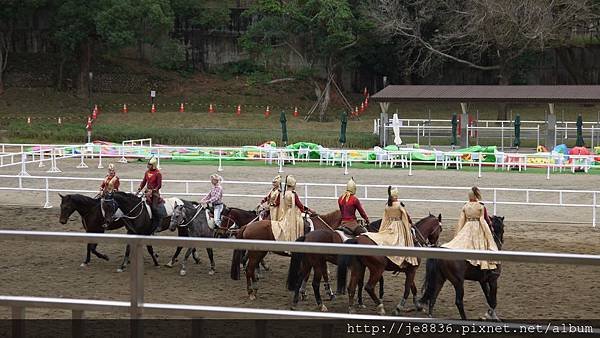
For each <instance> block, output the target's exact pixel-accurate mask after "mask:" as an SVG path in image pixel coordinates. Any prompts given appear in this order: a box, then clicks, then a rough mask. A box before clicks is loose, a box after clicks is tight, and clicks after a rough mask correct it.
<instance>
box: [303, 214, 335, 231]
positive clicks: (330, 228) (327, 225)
mask: <svg viewBox="0 0 600 338" xmlns="http://www.w3.org/2000/svg"><path fill="white" fill-rule="evenodd" d="M316 216H317V218H318V219H319V220H320V221H321V222H323V224H325V226H326V227H328V228H329V230H331V231H333V232H335V230H333V228H332V227H331V226H329V224H327V222H325V221H324V220H323V219H322V218H321V216H319V214H317V215H316ZM309 218H310V217H309Z"/></svg>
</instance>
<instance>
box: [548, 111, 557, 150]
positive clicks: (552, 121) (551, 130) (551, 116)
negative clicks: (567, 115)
mask: <svg viewBox="0 0 600 338" xmlns="http://www.w3.org/2000/svg"><path fill="white" fill-rule="evenodd" d="M548 108H549V113H548V115H547V117H546V119H547V121H546V148H548V150H549V151H552V149H554V147H555V146H556V139H555V138H554V135H555V131H556V114H555V113H554V103H548Z"/></svg>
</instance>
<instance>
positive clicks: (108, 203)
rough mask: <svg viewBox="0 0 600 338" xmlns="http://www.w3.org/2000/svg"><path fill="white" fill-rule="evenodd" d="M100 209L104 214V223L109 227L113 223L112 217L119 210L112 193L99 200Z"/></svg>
mask: <svg viewBox="0 0 600 338" xmlns="http://www.w3.org/2000/svg"><path fill="white" fill-rule="evenodd" d="M100 207H101V208H102V213H103V214H104V222H106V224H107V225H111V224H112V222H113V221H114V215H115V213H116V212H117V209H118V208H119V206H118V204H117V201H116V200H115V194H114V193H112V192H111V193H107V194H104V196H102V199H101V200H100Z"/></svg>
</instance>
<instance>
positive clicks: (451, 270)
mask: <svg viewBox="0 0 600 338" xmlns="http://www.w3.org/2000/svg"><path fill="white" fill-rule="evenodd" d="M492 230H493V233H492V235H493V236H494V241H495V242H496V246H498V250H502V244H503V242H504V217H498V216H493V217H492ZM426 266H427V268H426V275H425V283H424V285H423V290H425V291H424V293H423V296H422V297H421V299H420V300H419V303H421V304H425V303H428V304H429V316H433V307H434V306H435V301H436V299H437V296H438V294H439V292H440V290H441V289H442V287H443V286H444V283H445V282H446V280H449V281H450V283H452V286H454V291H455V294H456V307H457V308H458V312H459V313H460V317H461V318H462V319H463V320H466V319H467V316H466V314H465V309H464V306H463V296H464V283H465V280H472V281H476V282H479V284H480V285H481V290H483V293H484V295H485V298H486V300H487V303H488V306H489V309H488V311H487V312H486V313H485V316H484V319H492V320H498V316H497V315H496V305H497V301H496V294H497V292H498V278H499V277H500V272H501V266H500V264H498V266H497V268H496V269H495V270H482V269H480V268H479V267H476V266H474V265H472V264H470V263H469V262H468V261H466V260H459V261H456V260H445V259H434V258H430V259H428V260H427V265H426Z"/></svg>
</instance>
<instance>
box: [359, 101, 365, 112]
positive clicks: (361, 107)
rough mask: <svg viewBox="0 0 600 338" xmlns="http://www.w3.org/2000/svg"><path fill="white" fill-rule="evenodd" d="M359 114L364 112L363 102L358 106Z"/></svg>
mask: <svg viewBox="0 0 600 338" xmlns="http://www.w3.org/2000/svg"><path fill="white" fill-rule="evenodd" d="M360 112H361V113H364V112H365V103H364V102H363V103H361V104H360Z"/></svg>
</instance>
